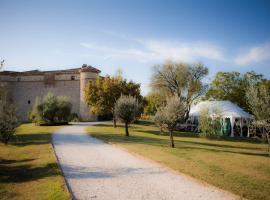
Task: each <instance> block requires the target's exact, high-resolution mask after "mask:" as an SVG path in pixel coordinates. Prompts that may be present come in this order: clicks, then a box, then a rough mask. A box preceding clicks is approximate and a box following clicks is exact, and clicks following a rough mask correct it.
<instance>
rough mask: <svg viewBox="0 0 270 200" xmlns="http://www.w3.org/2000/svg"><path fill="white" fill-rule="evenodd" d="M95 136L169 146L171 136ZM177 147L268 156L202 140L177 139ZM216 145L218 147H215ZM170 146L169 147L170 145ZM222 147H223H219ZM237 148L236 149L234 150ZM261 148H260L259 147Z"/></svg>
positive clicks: (116, 140) (104, 138) (115, 141)
mask: <svg viewBox="0 0 270 200" xmlns="http://www.w3.org/2000/svg"><path fill="white" fill-rule="evenodd" d="M91 135H93V136H94V137H97V138H100V139H103V140H104V141H107V142H113V143H122V144H128V143H131V144H134V143H136V144H145V145H151V146H157V147H168V145H169V138H166V137H164V138H153V137H144V136H132V135H131V136H129V137H125V136H123V135H119V134H106V135H100V134H98V133H94V132H93V133H91ZM175 146H176V149H189V150H192V149H194V150H205V151H209V152H219V153H222V152H226V153H233V154H242V155H252V156H263V157H268V154H267V153H264V152H250V150H256V148H252V147H237V146H231V145H224V144H211V143H202V142H192V141H179V140H175ZM215 147H216V148H215ZM168 148H169V147H168ZM218 148H222V149H218ZM233 149H235V150H233ZM258 149H259V148H258Z"/></svg>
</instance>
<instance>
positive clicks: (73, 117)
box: [68, 113, 81, 122]
mask: <svg viewBox="0 0 270 200" xmlns="http://www.w3.org/2000/svg"><path fill="white" fill-rule="evenodd" d="M68 121H69V122H79V121H81V120H80V117H79V116H78V114H77V113H71V114H70V115H69V117H68Z"/></svg>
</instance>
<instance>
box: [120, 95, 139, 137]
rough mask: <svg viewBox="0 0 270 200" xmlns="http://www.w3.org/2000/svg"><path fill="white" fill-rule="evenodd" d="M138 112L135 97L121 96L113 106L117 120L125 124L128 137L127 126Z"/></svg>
mask: <svg viewBox="0 0 270 200" xmlns="http://www.w3.org/2000/svg"><path fill="white" fill-rule="evenodd" d="M138 112H139V103H138V100H137V99H136V98H135V97H132V96H124V95H122V96H121V97H120V98H119V99H118V100H117V101H116V104H115V114H116V117H117V119H119V120H121V121H122V122H123V123H125V132H126V136H129V132H128V125H129V124H130V123H131V122H133V121H134V120H135V118H136V117H137V116H138Z"/></svg>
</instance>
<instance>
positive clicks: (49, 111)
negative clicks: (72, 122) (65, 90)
mask: <svg viewBox="0 0 270 200" xmlns="http://www.w3.org/2000/svg"><path fill="white" fill-rule="evenodd" d="M71 107H72V104H71V103H70V100H69V98H68V97H64V96H55V95H53V94H52V93H48V94H47V95H46V96H44V97H43V98H41V97H37V98H36V101H35V104H34V106H33V108H32V111H31V112H30V114H29V118H30V120H31V121H32V122H34V123H36V124H54V123H67V122H68V120H69V117H70V113H71Z"/></svg>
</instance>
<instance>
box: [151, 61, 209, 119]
mask: <svg viewBox="0 0 270 200" xmlns="http://www.w3.org/2000/svg"><path fill="white" fill-rule="evenodd" d="M207 74H208V68H207V67H205V66H204V65H203V64H201V63H195V64H189V63H183V62H178V63H177V62H167V63H165V64H164V65H161V66H156V67H154V71H153V75H152V80H151V85H152V88H153V89H154V90H155V91H157V92H159V93H166V94H169V95H171V96H172V95H177V96H178V97H179V98H180V99H181V100H183V101H184V103H185V110H186V115H185V118H186V119H187V118H188V117H189V110H190V106H191V104H192V102H193V101H194V100H195V99H197V98H198V97H199V96H201V95H202V94H203V93H204V92H205V89H206V85H204V84H203V82H202V79H203V78H204V77H205V76H206V75H207Z"/></svg>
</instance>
